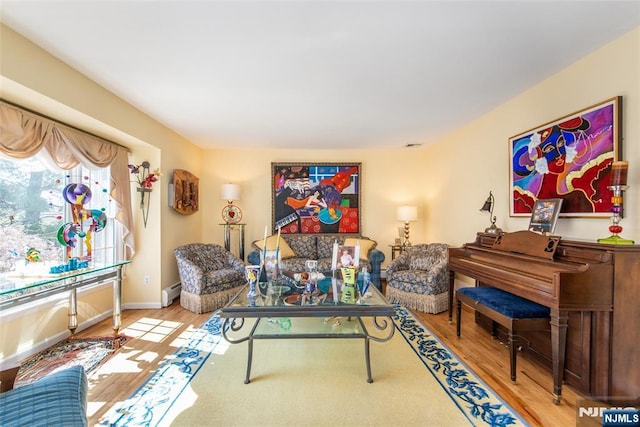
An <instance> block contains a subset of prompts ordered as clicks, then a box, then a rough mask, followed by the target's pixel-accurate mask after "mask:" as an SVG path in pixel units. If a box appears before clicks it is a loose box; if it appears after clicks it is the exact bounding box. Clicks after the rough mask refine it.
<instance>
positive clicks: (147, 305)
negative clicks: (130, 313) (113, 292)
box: [122, 302, 162, 310]
mask: <svg viewBox="0 0 640 427" xmlns="http://www.w3.org/2000/svg"><path fill="white" fill-rule="evenodd" d="M156 308H162V303H160V302H130V303H127V304H123V305H122V309H123V310H145V309H156Z"/></svg>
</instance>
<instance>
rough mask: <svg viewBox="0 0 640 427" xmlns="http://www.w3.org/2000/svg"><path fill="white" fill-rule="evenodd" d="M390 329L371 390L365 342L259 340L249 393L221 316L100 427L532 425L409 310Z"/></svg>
mask: <svg viewBox="0 0 640 427" xmlns="http://www.w3.org/2000/svg"><path fill="white" fill-rule="evenodd" d="M306 321H309V319H299V318H295V319H292V322H293V327H292V329H295V328H296V325H302V326H300V327H304V325H303V324H304V322H306ZM393 321H394V326H395V327H396V334H395V335H394V337H393V338H392V339H391V340H390V341H389V342H387V343H372V345H371V366H372V374H373V380H374V382H373V383H372V384H369V383H367V381H366V369H365V363H364V345H363V342H362V340H350V339H349V340H347V339H329V340H309V339H307V340H299V339H290V340H260V341H257V342H256V343H255V344H254V360H253V366H252V371H251V383H250V384H244V383H243V381H244V375H245V369H246V363H247V362H246V361H247V346H246V343H243V344H235V345H230V344H228V343H227V342H226V341H225V340H224V338H222V336H221V327H222V319H220V318H219V317H218V316H217V315H216V314H214V315H212V316H211V317H210V318H209V319H208V320H207V321H206V322H205V323H204V324H203V325H202V326H201V327H200V328H198V329H197V330H196V331H194V333H193V335H192V336H191V337H190V339H189V340H188V343H187V344H186V345H185V346H184V347H182V348H180V349H178V350H177V351H176V352H175V353H174V354H173V357H172V359H171V360H168V361H167V362H166V363H165V364H164V365H162V366H161V367H160V369H158V371H156V372H155V373H154V374H153V375H152V376H151V377H150V378H149V379H148V380H147V382H146V383H145V384H144V385H143V386H141V387H140V388H139V389H138V390H137V391H136V392H135V393H134V394H133V395H132V396H130V397H129V398H128V399H127V400H126V401H124V402H122V403H120V404H118V405H116V406H114V407H113V408H111V409H110V410H109V411H108V412H107V414H106V415H105V416H104V417H103V418H102V420H101V421H100V424H101V425H111V426H164V425H174V426H205V425H215V426H232V425H237V426H246V425H261V426H326V425H339V426H391V425H393V426H395V425H403V426H413V425H415V426H425V425H429V426H456V427H458V426H461V425H472V426H512V425H526V423H525V422H524V421H523V420H522V418H521V417H520V416H519V415H518V414H517V413H516V412H515V411H514V410H513V409H512V408H511V407H510V406H509V405H507V404H506V403H505V402H504V401H503V400H502V399H501V398H500V397H499V396H497V395H496V393H495V392H493V391H492V390H491V389H490V388H489V387H488V386H487V385H486V384H484V383H483V382H482V381H481V380H480V379H479V378H478V377H477V375H475V374H474V373H473V372H472V371H470V370H469V369H468V368H467V367H466V366H465V365H464V364H463V363H462V362H461V361H460V360H459V359H458V358H457V357H456V356H455V355H454V354H453V353H452V352H451V351H450V350H449V349H448V348H447V347H445V346H444V344H443V343H442V342H441V341H439V340H438V339H437V338H436V337H435V336H433V334H431V332H430V331H429V330H428V329H427V328H426V327H425V326H424V325H423V324H422V323H421V322H420V321H419V320H417V319H416V318H415V317H414V316H413V315H412V314H411V313H410V312H409V311H407V310H406V309H405V308H403V307H401V306H398V305H396V306H395V316H394V319H393ZM247 323H251V322H247ZM250 326H251V325H245V327H246V328H248V327H250ZM274 327H278V324H277V323H274ZM342 327H348V322H347V321H345V322H343V325H342Z"/></svg>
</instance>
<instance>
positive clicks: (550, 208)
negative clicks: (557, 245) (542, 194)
mask: <svg viewBox="0 0 640 427" xmlns="http://www.w3.org/2000/svg"><path fill="white" fill-rule="evenodd" d="M561 209H562V199H542V200H536V202H535V204H534V205H533V212H532V213H531V219H530V221H529V231H534V232H536V233H541V234H553V232H554V231H555V229H556V224H557V222H558V216H559V215H560V210H561Z"/></svg>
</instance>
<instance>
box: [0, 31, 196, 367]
mask: <svg viewBox="0 0 640 427" xmlns="http://www.w3.org/2000/svg"><path fill="white" fill-rule="evenodd" d="M0 56H1V57H2V61H0V96H1V97H2V98H3V99H5V100H7V101H9V102H13V103H16V104H18V105H21V106H23V107H26V108H29V109H32V110H34V111H38V112H40V113H42V114H44V115H47V116H49V117H52V118H54V119H57V120H60V121H63V122H66V123H68V124H71V125H74V126H76V127H79V128H81V129H84V130H87V131H89V132H92V133H94V134H96V135H99V136H101V137H104V138H107V139H110V140H112V141H115V142H117V143H119V144H121V145H124V146H126V147H128V148H129V149H130V150H131V161H132V162H134V163H140V162H141V161H143V160H148V161H150V163H151V167H152V168H156V167H160V168H161V170H162V171H163V173H164V175H163V176H162V178H161V180H160V182H159V183H158V184H156V185H155V186H154V191H153V193H152V194H151V199H150V203H151V207H150V214H149V223H148V224H147V227H146V228H145V227H143V225H142V218H141V216H140V210H139V209H137V206H138V199H137V196H138V195H137V193H135V191H134V201H133V207H134V221H135V222H136V227H135V231H134V233H135V238H136V254H135V257H134V258H133V263H132V264H131V265H130V266H129V267H127V269H126V278H125V282H124V291H123V299H124V302H125V307H128V308H136V307H138V308H142V307H151V308H153V307H160V301H161V290H162V288H163V287H166V286H169V285H171V284H174V283H176V282H178V281H179V279H178V273H177V268H176V265H175V258H174V257H173V252H172V251H173V249H174V248H175V247H176V246H178V245H180V244H183V243H186V242H192V241H198V240H200V238H201V235H202V213H197V214H195V215H191V216H183V215H180V214H178V213H176V212H174V211H173V210H172V209H171V208H170V207H169V206H168V201H167V192H168V191H167V188H168V185H167V184H168V182H169V178H170V172H171V171H173V169H174V168H181V169H187V170H190V171H192V172H193V173H195V174H196V175H200V174H201V167H202V155H201V153H202V150H201V149H200V148H198V147H197V146H195V145H194V144H192V143H190V142H189V141H187V140H185V139H184V138H182V137H181V136H179V135H177V134H176V133H175V132H173V131H171V130H170V129H168V128H166V127H164V126H163V125H161V124H160V123H158V122H156V121H155V120H153V119H151V118H150V117H148V116H147V115H145V114H143V113H142V112H140V111H138V110H137V109H136V108H134V107H133V106H131V105H129V104H127V103H125V102H124V101H122V100H121V99H120V98H118V97H117V96H115V95H114V94H112V93H111V92H109V91H107V90H106V89H104V88H102V87H101V86H99V85H97V84H96V83H95V82H93V81H91V80H89V79H88V78H86V77H85V76H83V75H82V74H80V73H78V72H77V71H75V70H74V69H72V68H70V67H69V66H67V65H66V64H64V63H63V62H61V61H59V60H58V59H56V58H54V57H52V56H51V55H49V54H48V53H47V52H45V51H43V50H42V49H40V48H39V47H38V46H36V45H34V44H32V43H31V42H29V41H28V40H26V39H24V38H23V37H21V36H20V35H18V34H17V33H15V32H13V31H12V30H10V29H9V28H7V27H5V26H1V27H0ZM145 275H148V276H149V284H148V285H145V284H144V276H145ZM111 301H112V296H111V288H110V287H109V286H103V287H100V288H99V289H98V290H95V291H92V292H82V293H80V295H79V322H80V326H81V329H82V328H83V327H86V326H87V325H88V324H90V323H92V322H95V321H96V320H99V319H101V318H104V317H105V316H108V315H109V313H110V309H111ZM65 303H66V299H65V298H64V296H60V297H59V298H57V302H52V303H49V304H55V307H56V309H55V310H54V311H51V310H49V309H48V308H47V309H46V310H44V311H42V310H40V311H38V310H29V312H27V313H21V315H19V316H16V315H14V314H12V313H9V314H7V313H6V312H5V313H2V314H1V315H0V338H1V339H0V342H1V344H0V369H2V368H3V367H6V366H7V365H10V364H12V363H14V362H15V361H16V360H18V359H19V358H21V357H24V356H25V355H26V353H25V352H30V351H31V349H33V348H36V349H37V348H40V347H44V346H46V345H47V341H51V340H57V339H59V338H61V337H63V336H64V335H65V334H67V333H68V332H66V329H65V325H66V312H65V311H64V307H65ZM45 320H46V321H45Z"/></svg>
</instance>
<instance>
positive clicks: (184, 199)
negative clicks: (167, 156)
mask: <svg viewBox="0 0 640 427" xmlns="http://www.w3.org/2000/svg"><path fill="white" fill-rule="evenodd" d="M199 183H200V179H199V178H198V177H197V176H195V175H194V174H192V173H191V172H189V171H186V170H182V169H174V170H173V184H172V185H173V197H171V194H169V196H170V197H169V199H172V200H170V201H172V202H173V204H172V206H173V209H175V210H176V211H177V212H179V213H181V214H182V215H191V214H194V213H196V212H198V209H199V204H198V194H199ZM170 193H171V192H170Z"/></svg>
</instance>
